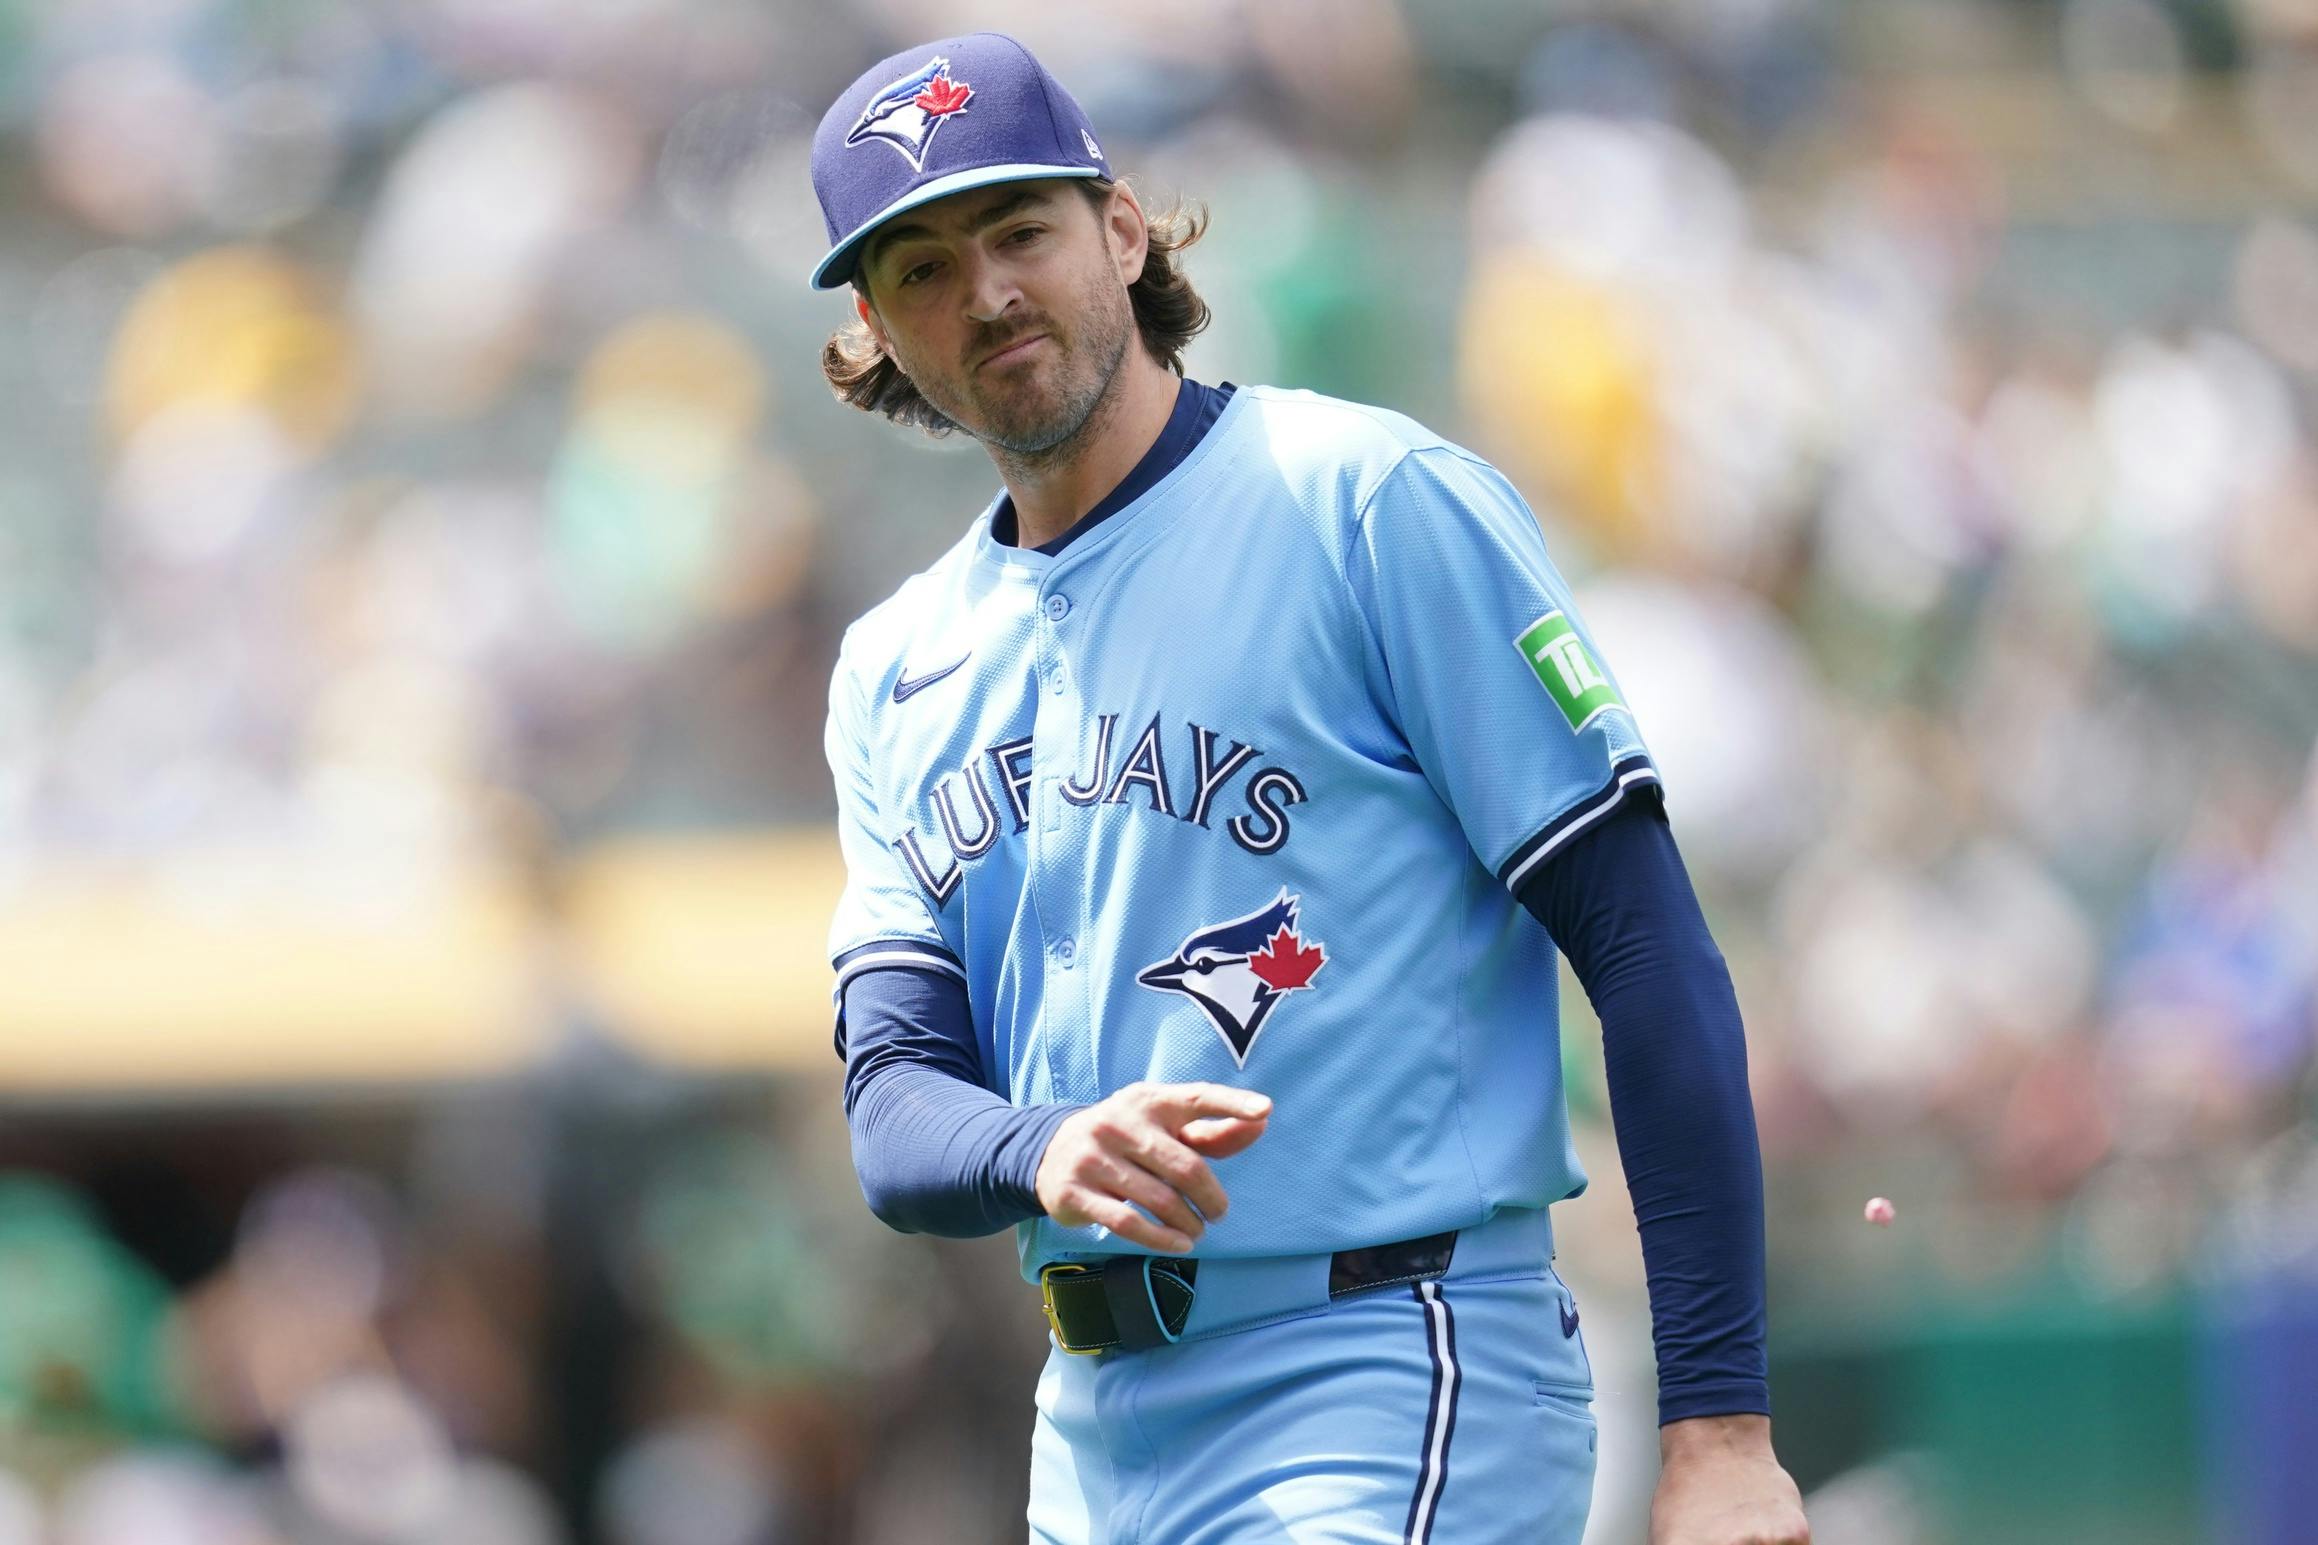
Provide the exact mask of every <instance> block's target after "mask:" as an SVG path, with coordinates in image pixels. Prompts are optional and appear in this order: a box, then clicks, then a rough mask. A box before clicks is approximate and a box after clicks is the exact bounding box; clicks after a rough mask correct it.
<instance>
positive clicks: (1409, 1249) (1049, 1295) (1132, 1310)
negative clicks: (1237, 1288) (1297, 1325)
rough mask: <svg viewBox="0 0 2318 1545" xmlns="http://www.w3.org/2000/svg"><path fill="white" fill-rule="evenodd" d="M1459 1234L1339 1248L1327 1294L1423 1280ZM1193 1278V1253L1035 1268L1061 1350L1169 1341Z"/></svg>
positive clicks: (1187, 1312)
mask: <svg viewBox="0 0 2318 1545" xmlns="http://www.w3.org/2000/svg"><path fill="white" fill-rule="evenodd" d="M1456 1249H1457V1231H1456V1230H1455V1229H1451V1230H1449V1231H1448V1232H1447V1233H1445V1234H1427V1235H1425V1236H1424V1238H1422V1239H1404V1240H1401V1241H1400V1242H1399V1243H1398V1244H1390V1245H1368V1246H1364V1247H1362V1248H1360V1249H1357V1250H1339V1251H1337V1252H1336V1254H1335V1255H1334V1256H1333V1257H1331V1258H1330V1260H1329V1263H1328V1296H1329V1298H1331V1299H1337V1298H1342V1297H1343V1296H1344V1295H1345V1294H1347V1293H1357V1292H1360V1291H1361V1290H1363V1289H1364V1288H1374V1287H1387V1286H1390V1285H1391V1284H1393V1283H1396V1282H1421V1281H1423V1280H1425V1279H1426V1278H1428V1277H1439V1276H1443V1275H1446V1274H1447V1272H1448V1270H1449V1259H1450V1257H1451V1256H1452V1255H1454V1254H1455V1253H1456ZM1198 1280H1199V1262H1198V1260H1197V1259H1196V1258H1195V1257H1190V1256H1172V1255H1114V1256H1112V1257H1111V1258H1110V1259H1108V1260H1105V1261H1097V1262H1081V1261H1058V1262H1056V1263H1055V1264H1054V1265H1051V1266H1047V1267H1044V1268H1042V1269H1041V1270H1040V1271H1039V1273H1038V1286H1039V1292H1040V1296H1041V1297H1043V1298H1044V1299H1045V1302H1046V1322H1047V1324H1048V1325H1050V1326H1052V1327H1053V1329H1054V1339H1055V1341H1056V1343H1057V1344H1058V1345H1060V1346H1061V1347H1062V1349H1063V1350H1064V1351H1066V1352H1101V1351H1105V1350H1107V1349H1109V1348H1112V1347H1116V1348H1118V1349H1120V1350H1121V1351H1129V1352H1133V1351H1141V1350H1143V1349H1145V1348H1147V1347H1156V1346H1167V1345H1170V1344H1171V1343H1173V1342H1174V1341H1176V1340H1177V1339H1179V1338H1180V1337H1181V1336H1182V1334H1183V1327H1184V1324H1185V1323H1186V1322H1187V1321H1189V1320H1190V1318H1191V1300H1192V1296H1193V1294H1194V1292H1195V1291H1196V1286H1197V1283H1198Z"/></svg>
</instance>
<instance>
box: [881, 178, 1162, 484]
mask: <svg viewBox="0 0 2318 1545" xmlns="http://www.w3.org/2000/svg"><path fill="white" fill-rule="evenodd" d="M1147 250H1148V249H1147V243H1146V240H1145V235H1144V227H1143V218H1142V211H1141V210H1140V209H1139V208H1138V207H1136V205H1135V203H1134V199H1133V196H1132V195H1131V194H1129V193H1128V192H1127V191H1126V190H1125V189H1124V188H1118V189H1114V190H1113V192H1112V194H1111V196H1110V199H1109V201H1108V208H1107V211H1106V212H1103V213H1098V212H1097V211H1096V210H1095V209H1094V208H1092V207H1091V206H1090V205H1089V204H1088V202H1087V199H1086V198H1085V196H1084V195H1083V194H1082V193H1081V192H1080V190H1079V189H1077V188H1074V187H1072V186H1070V185H1069V182H1068V181H1067V180H1064V179H1048V180H1045V181H1039V182H1017V183H1000V184H998V185H996V186H994V187H989V188H976V189H972V190H970V191H968V192H965V193H959V194H953V195H952V196H950V197H949V198H945V199H937V200H936V201H934V202H933V203H931V204H928V205H926V206H925V207H924V208H922V209H917V210H912V211H910V212H908V213H906V214H904V215H901V216H898V217H896V219H895V221H894V223H893V225H892V226H891V227H890V228H889V230H888V231H882V232H880V233H879V236H878V239H877V241H876V242H875V243H874V244H873V245H872V246H871V248H870V252H869V257H868V262H867V264H866V266H865V269H864V272H865V274H866V276H867V278H868V281H869V286H870V294H871V296H872V297H873V298H874V299H875V301H876V305H875V306H874V307H872V306H870V305H869V304H867V303H866V302H864V301H862V300H861V298H860V297H859V295H858V294H856V297H855V301H856V304H857V305H858V306H859V308H860V312H861V317H862V320H863V321H864V322H866V323H867V324H868V326H869V329H870V332H871V333H872V335H874V336H875V337H876V338H877V340H878V344H879V346H880V347H882V348H883V349H884V350H885V352H886V354H887V356H888V357H890V358H891V359H892V360H893V362H894V364H895V365H896V366H898V367H899V368H900V370H901V372H902V374H904V375H906V376H908V377H909V379H910V382H911V384H912V385H914V386H915V387H917V389H918V391H919V392H920V393H922V394H923V395H924V396H925V399H926V400H927V401H928V402H930V403H932V404H933V405H934V406H935V407H936V408H938V409H940V410H941V411H942V412H943V413H944V414H946V415H947V416H948V417H949V418H950V420H951V421H952V422H954V423H956V424H957V425H958V426H959V427H960V428H962V429H964V430H965V431H966V432H967V433H968V434H971V435H973V436H974V437H975V438H976V439H978V440H983V441H986V442H988V443H990V444H991V445H994V446H997V447H999V448H1000V449H1003V450H1007V451H1010V452H1013V453H1014V454H1016V455H1023V456H1029V455H1035V454H1037V453H1038V452H1041V451H1044V450H1047V449H1050V448H1051V447H1053V446H1055V445H1058V444H1060V443H1061V442H1063V441H1065V440H1067V439H1069V438H1070V437H1071V436H1072V435H1073V434H1075V433H1077V432H1078V430H1079V428H1080V427H1081V426H1082V425H1083V424H1085V423H1086V421H1087V419H1088V417H1089V416H1090V415H1091V414H1092V413H1093V412H1094V410H1095V407H1096V405H1097V404H1098V403H1099V402H1100V401H1101V400H1102V397H1103V393H1104V392H1105V390H1106V389H1107V388H1108V387H1109V386H1110V383H1111V380H1112V378H1113V377H1114V376H1115V375H1116V374H1117V373H1118V369H1119V365H1120V362H1121V361H1122V360H1123V359H1124V358H1125V357H1126V351H1127V346H1128V343H1129V341H1130V340H1131V339H1132V338H1133V336H1134V330H1135V314H1134V308H1133V305H1132V304H1131V303H1130V301H1129V300H1128V295H1127V289H1128V286H1129V285H1130V284H1132V283H1133V282H1134V280H1135V279H1136V278H1138V277H1140V276H1141V274H1142V271H1143V257H1144V253H1145V252H1146V251H1147ZM1031 340H1035V341H1031Z"/></svg>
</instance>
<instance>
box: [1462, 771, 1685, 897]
mask: <svg viewBox="0 0 2318 1545" xmlns="http://www.w3.org/2000/svg"><path fill="white" fill-rule="evenodd" d="M1660 787H1661V785H1660V784H1659V781H1658V769H1657V768H1656V767H1655V766H1653V765H1652V764H1651V761H1650V759H1649V758H1648V757H1646V756H1644V755H1642V754H1641V753H1639V752H1636V753H1635V754H1634V755H1632V756H1626V757H1620V758H1619V759H1618V760H1617V762H1616V763H1614V764H1613V765H1612V766H1611V768H1610V776H1609V778H1608V780H1607V781H1605V782H1604V783H1603V784H1602V786H1601V787H1600V788H1598V789H1596V790H1594V791H1593V792H1592V793H1591V794H1588V795H1587V796H1586V797H1585V798H1583V799H1581V800H1579V801H1578V802H1577V803H1576V804H1574V805H1572V806H1570V808H1569V809H1567V810H1564V811H1563V812H1562V813H1561V814H1559V815H1557V816H1555V817H1554V818H1553V819H1552V820H1550V821H1548V822H1546V823H1545V824H1544V825H1543V826H1541V827H1539V828H1538V829H1537V830H1536V831H1535V832H1533V833H1531V834H1530V836H1529V838H1528V840H1527V841H1525V842H1523V843H1522V844H1521V845H1520V846H1519V847H1517V848H1515V849H1514V850H1513V856H1512V857H1510V858H1508V859H1506V860H1505V862H1504V863H1503V864H1501V865H1499V866H1498V869H1497V878H1498V879H1499V880H1500V881H1502V882H1503V883H1504V885H1505V888H1506V889H1507V890H1509V891H1513V892H1515V893H1516V894H1518V893H1519V892H1520V890H1521V887H1522V886H1523V885H1524V884H1525V883H1527V882H1528V880H1529V878H1530V876H1532V875H1534V874H1536V873H1537V869H1538V866H1539V865H1540V864H1543V863H1544V862H1545V861H1546V860H1547V859H1549V858H1551V857H1553V855H1554V854H1556V853H1558V852H1560V851H1561V850H1562V849H1563V848H1564V847H1567V846H1568V845H1569V844H1570V843H1571V842H1572V841H1574V840H1576V838H1577V836H1578V834H1579V833H1581V832H1583V831H1585V830H1586V828H1588V827H1590V826H1592V825H1593V824H1594V823H1595V822H1597V821H1599V820H1601V819H1602V818H1603V817H1604V816H1607V815H1608V814H1609V813H1610V812H1611V811H1613V810H1615V809H1617V808H1618V801H1619V800H1621V799H1623V798H1625V797H1626V793H1627V791H1628V790H1630V789H1638V788H1648V789H1652V790H1656V789H1659V788H1660Z"/></svg>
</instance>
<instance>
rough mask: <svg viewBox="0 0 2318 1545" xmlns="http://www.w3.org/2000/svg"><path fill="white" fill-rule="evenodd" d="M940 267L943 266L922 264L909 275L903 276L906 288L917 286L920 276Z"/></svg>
mask: <svg viewBox="0 0 2318 1545" xmlns="http://www.w3.org/2000/svg"><path fill="white" fill-rule="evenodd" d="M940 266H941V265H940V264H938V263H920V264H919V265H918V266H917V267H915V268H913V269H911V270H910V271H909V272H908V273H906V274H903V275H902V276H901V282H902V284H903V285H904V286H907V285H912V284H916V283H917V282H918V279H919V276H920V275H922V274H924V273H925V272H926V271H927V270H929V269H932V268H938V267H940Z"/></svg>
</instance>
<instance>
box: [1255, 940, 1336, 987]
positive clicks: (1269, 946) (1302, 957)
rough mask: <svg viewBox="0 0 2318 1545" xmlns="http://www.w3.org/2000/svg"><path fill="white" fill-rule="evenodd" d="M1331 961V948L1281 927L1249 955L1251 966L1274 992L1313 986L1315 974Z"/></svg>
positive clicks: (1258, 977) (1259, 978)
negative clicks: (1306, 944) (1306, 942)
mask: <svg viewBox="0 0 2318 1545" xmlns="http://www.w3.org/2000/svg"><path fill="white" fill-rule="evenodd" d="M1327 963H1328V947H1327V946H1326V945H1323V944H1315V945H1313V946H1312V947H1311V948H1310V949H1306V948H1304V941H1303V940H1302V939H1300V938H1298V937H1297V936H1296V935H1295V934H1294V933H1292V932H1290V931H1289V930H1288V928H1287V927H1286V926H1284V925H1283V926H1282V927H1281V928H1280V929H1279V930H1278V931H1276V932H1275V933H1274V934H1273V935H1272V936H1271V938H1270V939H1268V940H1267V941H1265V944H1264V947H1263V948H1262V949H1260V950H1257V951H1256V952H1255V953H1254V954H1253V955H1250V956H1249V957H1248V969H1249V970H1250V971H1253V972H1254V973H1255V974H1256V979H1257V980H1258V981H1260V982H1262V983H1263V984H1264V985H1265V986H1267V987H1270V988H1271V989H1272V990H1274V991H1275V992H1293V991H1295V990H1296V989H1297V988H1299V987H1309V986H1311V985H1312V973H1313V972H1315V971H1317V970H1319V969H1320V968H1321V967H1322V966H1324V965H1326V964H1327Z"/></svg>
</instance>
